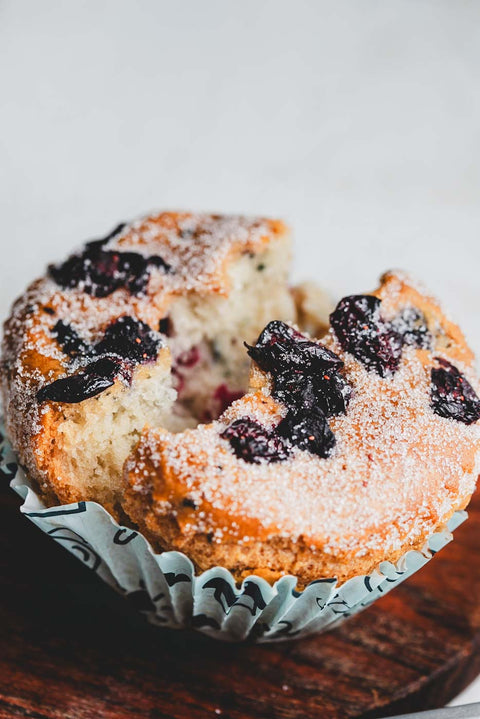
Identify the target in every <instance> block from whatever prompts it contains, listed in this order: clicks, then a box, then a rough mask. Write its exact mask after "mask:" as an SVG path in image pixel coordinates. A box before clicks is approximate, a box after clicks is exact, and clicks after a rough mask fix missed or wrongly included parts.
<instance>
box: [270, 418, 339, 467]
mask: <svg viewBox="0 0 480 719" xmlns="http://www.w3.org/2000/svg"><path fill="white" fill-rule="evenodd" d="M277 432H278V434H279V435H280V436H281V437H285V438H286V439H288V440H289V441H290V442H291V443H292V444H294V445H295V446H296V447H298V448H299V449H303V450H306V451H307V452H310V453H311V454H316V455H318V456H319V457H323V458H326V457H329V456H330V454H331V453H332V450H333V448H334V447H335V435H334V434H333V432H332V430H331V429H330V426H329V424H328V422H327V418H326V416H325V414H324V413H323V412H322V410H321V409H320V408H319V407H313V408H310V409H304V410H300V411H296V412H295V411H292V410H290V411H289V413H288V414H287V416H286V417H285V418H284V419H283V420H282V421H281V422H280V424H279V425H278V427H277Z"/></svg>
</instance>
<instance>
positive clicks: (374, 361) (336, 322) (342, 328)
mask: <svg viewBox="0 0 480 719" xmlns="http://www.w3.org/2000/svg"><path fill="white" fill-rule="evenodd" d="M380 304H381V302H380V300H379V299H378V297H374V296H373V295H352V296H350V297H344V298H343V299H342V300H340V302H339V303H338V305H337V307H336V309H335V310H334V312H332V314H331V315H330V324H331V326H332V329H333V331H334V332H335V335H336V336H337V338H338V341H339V342H340V345H341V346H342V349H344V350H345V351H346V352H350V354H352V355H353V356H354V357H355V358H356V359H358V360H359V361H360V362H361V363H362V364H363V365H364V366H365V367H366V368H367V369H368V370H373V371H375V372H377V373H378V374H379V375H380V376H381V377H385V376H387V375H389V374H393V373H394V372H396V370H397V369H398V366H399V364H400V359H401V356H402V345H403V340H402V337H401V335H400V334H399V332H397V330H396V329H395V328H394V327H393V325H392V323H390V322H386V321H385V320H384V319H383V318H382V316H381V314H380Z"/></svg>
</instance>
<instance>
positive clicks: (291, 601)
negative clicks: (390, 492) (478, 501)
mask: <svg viewBox="0 0 480 719" xmlns="http://www.w3.org/2000/svg"><path fill="white" fill-rule="evenodd" d="M0 433H1V442H0V474H1V475H3V477H4V478H5V479H7V480H11V481H10V486H11V487H12V488H13V489H14V490H15V491H16V492H17V493H18V494H19V495H20V496H21V497H22V498H23V500H24V501H23V504H22V506H21V508H20V510H21V512H22V513H23V514H25V515H26V516H27V517H28V518H29V519H30V520H31V521H32V522H34V523H35V524H36V525H37V526H38V527H40V529H41V530H43V531H44V532H45V533H46V534H48V535H50V536H51V537H52V539H54V540H55V541H56V542H58V543H59V544H61V545H62V546H63V547H65V548H66V549H68V550H69V551H70V552H71V553H72V554H74V555H75V556H76V557H77V558H78V559H80V561H81V562H83V564H85V565H87V566H88V567H90V569H92V570H93V571H94V572H95V573H96V574H98V576H99V577H101V578H102V579H103V580H104V581H105V582H106V583H107V584H109V585H110V586H111V587H113V588H114V589H115V590H116V591H117V592H119V593H120V594H123V595H124V596H127V597H128V598H129V599H130V600H132V601H133V602H134V606H136V607H137V608H138V610H139V611H141V612H142V613H143V614H144V615H145V616H146V618H147V619H148V621H150V622H151V623H152V624H156V625H157V626H162V627H170V628H173V629H182V628H193V629H196V630H198V631H200V632H202V633H203V634H207V635H208V636H210V637H213V638H215V639H220V640H223V641H244V640H248V641H256V642H273V641H279V640H285V639H289V638H294V637H295V638H297V637H302V636H306V635H309V634H315V633H320V632H323V631H325V630H327V629H332V628H333V627H334V626H336V625H338V624H339V623H340V622H343V621H345V619H347V618H348V617H351V616H353V615H354V614H357V612H359V611H361V610H362V609H364V608H365V607H367V606H369V605H370V604H372V602H374V601H375V600H376V599H377V598H378V597H380V596H382V595H384V594H386V593H387V592H389V591H390V590H391V589H393V587H395V586H396V585H397V584H400V582H403V581H404V580H405V579H407V578H408V577H410V576H411V575H412V574H413V573H414V572H416V571H417V570H418V569H420V568H421V567H423V565H424V564H426V563H427V562H428V561H430V559H431V558H432V557H433V556H434V554H435V553H436V552H438V551H439V550H440V549H442V547H444V546H445V545H446V544H448V542H450V541H451V540H452V538H453V537H452V534H451V533H452V532H453V531H454V530H455V529H456V528H457V527H458V526H459V525H460V524H461V523H462V522H463V521H464V520H465V519H466V518H467V513H466V512H464V511H459V512H455V514H454V515H453V516H452V517H451V519H450V521H449V522H448V525H447V528H446V529H445V530H443V531H439V532H436V533H434V534H432V535H431V536H430V537H429V538H428V540H427V541H426V542H425V545H424V546H423V548H422V550H421V551H416V550H411V551H408V552H406V553H405V554H404V555H403V556H402V557H401V558H400V560H399V561H398V562H397V563H396V564H392V563H391V562H382V563H381V564H379V566H378V567H377V568H376V569H375V570H374V571H373V572H372V573H371V574H368V575H362V576H357V577H353V578H352V579H350V580H348V581H347V582H345V583H344V584H342V585H341V586H338V585H337V580H336V579H318V580H316V581H313V582H311V583H310V584H309V585H308V586H307V587H306V588H305V589H304V590H303V591H302V592H297V591H296V590H295V587H296V584H297V579H296V578H295V577H294V576H291V575H285V576H284V577H281V579H279V580H278V581H277V582H275V584H274V585H273V586H272V585H270V584H269V583H268V582H267V581H266V580H265V579H262V578H261V577H257V576H255V575H252V576H249V577H247V578H246V579H244V580H243V582H242V585H241V587H240V588H239V587H237V585H236V583H235V580H234V578H233V576H232V574H231V573H230V572H229V571H228V570H227V569H225V568H224V567H214V568H212V569H209V570H207V571H206V572H203V573H202V574H196V573H195V569H194V566H193V564H192V562H191V561H190V559H188V557H186V556H185V555H184V554H182V553H181V552H162V553H161V554H156V553H155V552H154V551H153V549H152V548H151V546H150V545H149V543H148V542H147V540H146V539H145V537H143V536H142V534H140V533H139V532H138V531H135V530H133V529H131V528H128V527H123V526H121V525H119V524H118V523H117V522H116V521H115V519H114V518H113V517H112V516H111V515H110V514H109V513H108V512H107V511H106V510H105V509H104V508H103V507H102V506H101V505H99V504H97V503H96V502H77V503H75V504H67V505H61V506H56V507H50V508H48V507H45V505H44V503H43V502H42V500H41V499H40V497H39V496H38V495H37V494H36V492H35V489H34V486H33V485H32V483H31V482H30V481H29V479H28V478H27V476H26V475H25V473H24V471H23V469H22V468H21V467H20V466H19V465H18V462H17V458H16V455H15V453H14V452H13V450H12V448H11V446H10V444H9V442H8V440H7V438H6V437H5V431H4V427H3V423H2V422H1V421H0Z"/></svg>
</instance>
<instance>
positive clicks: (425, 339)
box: [392, 307, 433, 350]
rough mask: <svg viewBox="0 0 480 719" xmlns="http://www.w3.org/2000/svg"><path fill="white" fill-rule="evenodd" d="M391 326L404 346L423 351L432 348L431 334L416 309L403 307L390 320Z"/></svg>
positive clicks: (422, 316)
mask: <svg viewBox="0 0 480 719" xmlns="http://www.w3.org/2000/svg"><path fill="white" fill-rule="evenodd" d="M392 326H393V328H394V329H395V330H396V331H397V332H398V333H399V334H400V335H401V337H402V340H403V343H404V344H406V345H410V346H412V347H418V348H419V349H424V350H428V349H431V348H432V345H433V337H432V334H431V332H430V330H429V329H428V326H427V322H426V320H425V317H424V315H423V314H422V313H421V312H420V311H419V310H418V309H417V308H416V307H405V309H404V310H403V311H402V312H401V313H400V314H399V315H397V317H395V318H394V319H393V320H392Z"/></svg>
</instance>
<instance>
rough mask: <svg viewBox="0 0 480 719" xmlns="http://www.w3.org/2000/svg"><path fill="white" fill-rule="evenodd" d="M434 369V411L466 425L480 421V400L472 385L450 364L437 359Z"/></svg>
mask: <svg viewBox="0 0 480 719" xmlns="http://www.w3.org/2000/svg"><path fill="white" fill-rule="evenodd" d="M435 359H436V362H437V364H438V366H437V367H433V368H432V372H431V379H432V389H431V403H432V409H433V411H434V412H435V413H436V414H438V415H440V417H446V418H447V419H455V420H457V421H458V422H463V423H464V424H473V422H476V421H477V420H478V419H480V399H479V397H478V395H477V393H476V392H475V390H474V389H473V387H472V385H471V384H470V382H468V380H467V379H466V378H465V377H464V376H463V374H462V373H461V372H460V371H459V370H458V369H457V368H456V367H455V366H454V365H453V364H450V362H447V360H444V359H442V358H441V357H436V358H435Z"/></svg>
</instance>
